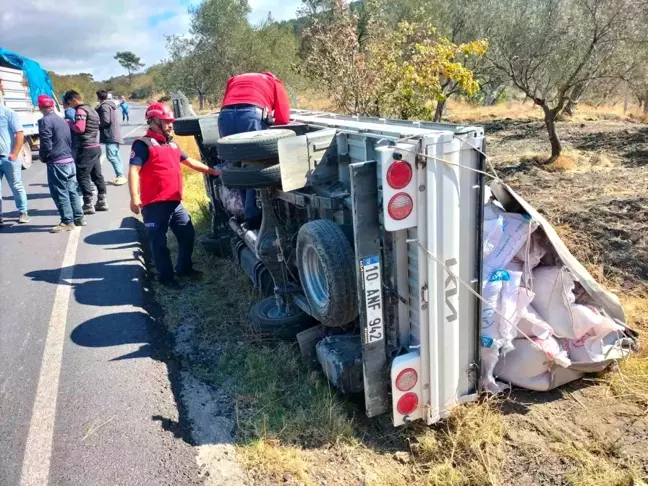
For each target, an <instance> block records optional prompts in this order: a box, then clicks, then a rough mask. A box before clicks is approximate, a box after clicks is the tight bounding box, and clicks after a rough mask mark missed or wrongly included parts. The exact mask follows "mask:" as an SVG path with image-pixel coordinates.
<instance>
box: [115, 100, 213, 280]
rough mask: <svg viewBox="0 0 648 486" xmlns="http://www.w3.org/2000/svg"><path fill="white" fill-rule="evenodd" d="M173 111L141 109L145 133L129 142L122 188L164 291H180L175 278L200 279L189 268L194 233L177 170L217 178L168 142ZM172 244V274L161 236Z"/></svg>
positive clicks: (160, 106)
mask: <svg viewBox="0 0 648 486" xmlns="http://www.w3.org/2000/svg"><path fill="white" fill-rule="evenodd" d="M173 120H174V118H173V112H172V111H171V108H169V107H168V106H166V105H165V104H163V103H159V102H156V103H152V104H151V105H150V106H149V107H148V108H147V109H146V122H147V123H148V130H147V132H146V135H144V136H143V137H141V138H138V139H137V140H135V141H134V142H133V146H132V151H131V156H130V169H129V177H128V186H129V189H130V196H131V202H130V207H131V211H133V213H135V214H139V213H140V211H141V213H142V218H143V219H144V227H145V228H146V233H147V235H148V239H149V243H150V245H151V250H152V254H153V262H154V263H155V267H156V269H157V271H158V274H159V279H160V282H161V283H162V284H163V285H165V286H168V287H170V288H174V289H177V288H180V284H179V283H178V282H177V281H176V280H175V277H176V276H177V277H188V278H193V279H198V278H199V277H200V276H201V274H200V272H198V271H197V270H194V269H193V262H192V260H191V257H192V254H193V246H194V238H195V231H194V227H193V224H192V223H191V217H190V216H189V214H188V213H187V211H186V209H185V208H184V206H183V205H182V167H181V165H180V164H184V165H186V166H187V167H189V168H191V169H193V170H195V171H198V172H202V173H203V174H210V175H214V176H217V175H220V171H218V170H216V169H211V168H209V167H207V166H206V165H205V164H203V163H202V162H199V161H197V160H194V159H190V158H189V157H188V156H187V154H185V153H184V152H183V151H182V150H181V149H180V147H178V145H177V144H176V143H175V142H173V138H172V133H173ZM169 228H171V231H172V232H173V234H174V235H175V237H176V239H177V240H178V263H177V265H176V268H175V274H174V270H173V264H172V263H171V256H170V254H169V248H168V247H167V231H168V229H169Z"/></svg>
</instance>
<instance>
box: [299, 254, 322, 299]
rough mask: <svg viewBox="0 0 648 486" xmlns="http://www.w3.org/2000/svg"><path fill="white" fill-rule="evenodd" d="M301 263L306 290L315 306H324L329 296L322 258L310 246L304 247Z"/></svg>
mask: <svg viewBox="0 0 648 486" xmlns="http://www.w3.org/2000/svg"><path fill="white" fill-rule="evenodd" d="M303 264H304V265H303V269H304V275H303V276H302V278H303V280H304V282H303V284H304V287H306V292H307V293H308V296H309V297H310V298H311V299H312V300H313V301H314V302H315V304H316V305H317V307H324V306H325V305H326V303H327V302H328V298H329V291H328V280H327V278H326V274H325V273H324V267H323V266H322V260H320V257H319V255H318V254H317V251H315V248H313V247H312V246H308V247H307V248H306V249H305V251H304V257H303Z"/></svg>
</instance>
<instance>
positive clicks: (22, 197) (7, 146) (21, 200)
mask: <svg viewBox="0 0 648 486" xmlns="http://www.w3.org/2000/svg"><path fill="white" fill-rule="evenodd" d="M24 142H25V135H24V133H23V128H22V125H21V123H20V119H19V118H18V115H17V114H16V112H14V111H13V110H11V109H10V108H7V107H6V106H3V105H0V225H2V224H3V223H4V221H3V219H2V178H3V177H6V178H7V183H8V184H9V187H10V188H11V192H12V193H13V196H14V201H15V202H16V208H18V213H19V216H18V223H20V224H25V223H29V215H28V214H27V193H26V192H25V188H24V187H23V184H22V174H21V171H22V164H21V163H20V160H19V159H18V157H19V155H20V151H21V150H22V147H23V144H24Z"/></svg>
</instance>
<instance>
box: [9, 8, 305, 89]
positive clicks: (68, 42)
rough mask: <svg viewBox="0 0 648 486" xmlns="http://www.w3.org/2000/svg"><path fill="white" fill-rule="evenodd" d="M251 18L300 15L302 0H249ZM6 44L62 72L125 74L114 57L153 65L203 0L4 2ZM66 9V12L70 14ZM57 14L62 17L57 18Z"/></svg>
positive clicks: (183, 30) (102, 76)
mask: <svg viewBox="0 0 648 486" xmlns="http://www.w3.org/2000/svg"><path fill="white" fill-rule="evenodd" d="M248 2H249V4H250V8H251V9H252V11H251V13H250V16H249V19H250V22H251V23H253V24H257V23H259V22H262V21H263V20H264V19H265V18H266V17H267V16H268V12H272V16H273V18H275V19H277V20H285V19H290V18H294V16H295V12H296V10H297V8H299V6H300V5H301V0H248ZM2 3H3V4H6V5H3V6H2V8H1V9H0V33H1V35H0V47H4V48H6V49H10V50H13V51H15V52H18V53H19V54H22V55H24V56H28V57H31V58H33V59H35V60H36V61H38V62H40V63H41V65H42V66H43V67H44V68H45V69H48V70H52V71H56V72H58V73H61V74H72V73H78V72H90V73H92V74H93V75H94V77H95V79H105V78H107V77H110V76H115V75H119V74H123V70H122V68H121V67H120V66H119V64H117V61H115V60H114V59H113V56H114V55H115V53H116V52H117V51H125V50H129V51H133V52H135V53H136V54H137V55H138V56H140V57H141V58H142V61H143V62H144V63H145V64H146V65H147V66H150V65H151V64H154V63H156V62H158V61H160V60H161V59H163V58H164V57H165V55H166V51H165V38H164V36H165V35H171V34H178V35H179V34H185V33H187V31H188V29H189V20H190V19H189V15H188V13H187V8H188V7H189V6H191V5H197V4H199V3H200V0H93V1H88V0H39V1H33V0H28V1H26V2H19V1H15V2H2ZM61 12H66V15H65V17H63V16H61ZM52 19H57V20H56V21H54V22H52Z"/></svg>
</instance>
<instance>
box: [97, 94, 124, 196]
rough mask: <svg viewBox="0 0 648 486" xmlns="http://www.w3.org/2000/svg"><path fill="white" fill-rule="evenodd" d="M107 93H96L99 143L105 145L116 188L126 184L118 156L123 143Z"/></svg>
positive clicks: (113, 108)
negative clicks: (113, 172)
mask: <svg viewBox="0 0 648 486" xmlns="http://www.w3.org/2000/svg"><path fill="white" fill-rule="evenodd" d="M110 98H111V97H110V95H109V94H108V91H106V90H104V89H100V90H99V91H97V99H98V100H99V106H98V107H97V114H98V115H99V142H101V143H103V144H105V147H106V158H107V159H108V162H110V165H112V166H113V169H114V170H115V178H114V179H113V180H112V183H113V184H114V185H116V186H121V185H123V184H126V178H125V177H124V164H123V163H122V160H121V156H120V155H119V145H120V144H122V143H124V141H123V140H122V138H121V133H120V130H119V119H118V118H117V106H116V105H115V103H114V102H113V100H112V99H110Z"/></svg>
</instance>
